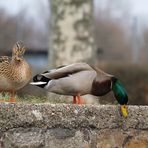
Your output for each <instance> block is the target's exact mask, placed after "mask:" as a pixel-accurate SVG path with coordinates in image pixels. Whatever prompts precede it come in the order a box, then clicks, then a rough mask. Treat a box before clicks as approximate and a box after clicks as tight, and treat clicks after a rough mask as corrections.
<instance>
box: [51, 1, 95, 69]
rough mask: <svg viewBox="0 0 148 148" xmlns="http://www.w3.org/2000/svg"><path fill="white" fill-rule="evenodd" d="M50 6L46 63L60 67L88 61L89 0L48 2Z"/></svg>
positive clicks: (90, 35)
mask: <svg viewBox="0 0 148 148" xmlns="http://www.w3.org/2000/svg"><path fill="white" fill-rule="evenodd" d="M50 6H51V18H50V22H51V23H50V34H49V38H50V43H49V44H50V49H49V64H50V65H51V66H61V65H67V64H70V63H74V62H78V61H86V60H88V59H90V58H92V56H93V53H94V49H95V47H94V46H95V45H94V37H93V27H94V26H93V0H50ZM94 54H95V53H94Z"/></svg>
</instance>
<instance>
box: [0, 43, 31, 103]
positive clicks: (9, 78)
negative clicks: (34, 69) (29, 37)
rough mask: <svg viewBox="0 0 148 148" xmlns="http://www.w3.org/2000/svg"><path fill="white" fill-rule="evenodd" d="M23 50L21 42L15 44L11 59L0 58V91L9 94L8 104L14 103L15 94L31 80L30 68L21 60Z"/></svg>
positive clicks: (6, 57)
mask: <svg viewBox="0 0 148 148" xmlns="http://www.w3.org/2000/svg"><path fill="white" fill-rule="evenodd" d="M25 50H26V47H25V46H24V44H23V43H22V42H21V41H20V42H16V43H15V45H14V46H13V48H12V57H8V56H1V57H0V91H1V92H2V91H6V92H10V93H11V96H10V99H9V101H10V102H14V95H15V92H16V91H17V90H19V89H20V88H22V87H24V86H25V85H26V84H27V83H28V82H29V80H30V79H31V68H30V66H29V64H28V63H27V62H26V60H25V59H24V58H23V54H24V52H25Z"/></svg>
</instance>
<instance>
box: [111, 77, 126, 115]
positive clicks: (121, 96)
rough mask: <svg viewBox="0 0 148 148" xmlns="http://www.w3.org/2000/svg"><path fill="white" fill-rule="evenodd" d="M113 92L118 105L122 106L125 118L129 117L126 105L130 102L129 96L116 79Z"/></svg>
mask: <svg viewBox="0 0 148 148" xmlns="http://www.w3.org/2000/svg"><path fill="white" fill-rule="evenodd" d="M112 91H113V93H114V96H115V98H116V99H117V101H118V103H119V104H120V105H121V113H122V115H123V116H124V117H127V115H128V113H127V109H126V104H127V102H128V96H127V93H126V90H125V88H124V86H123V85H122V83H121V82H120V81H119V80H118V79H117V78H115V77H113V78H112Z"/></svg>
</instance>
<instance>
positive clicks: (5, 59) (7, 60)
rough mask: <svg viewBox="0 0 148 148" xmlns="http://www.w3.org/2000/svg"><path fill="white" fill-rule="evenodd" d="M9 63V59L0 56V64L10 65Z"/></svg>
mask: <svg viewBox="0 0 148 148" xmlns="http://www.w3.org/2000/svg"><path fill="white" fill-rule="evenodd" d="M10 61H11V58H10V57H7V56H1V57H0V64H3V63H10Z"/></svg>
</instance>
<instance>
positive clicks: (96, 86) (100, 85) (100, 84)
mask: <svg viewBox="0 0 148 148" xmlns="http://www.w3.org/2000/svg"><path fill="white" fill-rule="evenodd" d="M109 91H111V81H110V80H103V81H94V82H93V84H92V90H91V93H92V95H95V96H103V95H105V94H107V93H108V92H109Z"/></svg>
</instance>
